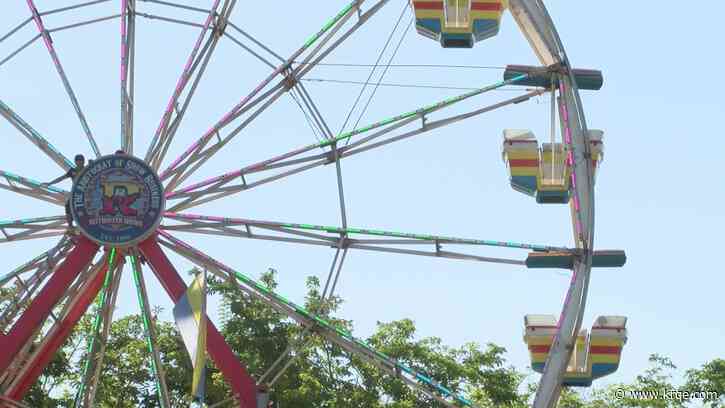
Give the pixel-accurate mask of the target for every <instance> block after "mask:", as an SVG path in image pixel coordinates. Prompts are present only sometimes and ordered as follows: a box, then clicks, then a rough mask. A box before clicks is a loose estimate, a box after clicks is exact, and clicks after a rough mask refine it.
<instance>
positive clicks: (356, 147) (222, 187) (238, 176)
mask: <svg viewBox="0 0 725 408" xmlns="http://www.w3.org/2000/svg"><path fill="white" fill-rule="evenodd" d="M523 78H525V76H521V77H519V78H517V79H515V80H511V81H513V82H515V81H517V80H520V79H523ZM508 83H510V82H509V81H503V82H500V83H498V84H495V85H492V86H489V87H485V88H480V89H477V90H475V91H473V92H469V93H466V94H463V95H459V96H457V97H454V98H449V99H446V100H443V101H441V102H438V103H436V104H432V105H428V106H425V107H422V108H419V109H416V110H414V111H411V112H406V113H403V114H400V115H396V116H394V117H391V118H388V119H385V120H382V121H378V122H375V123H373V124H370V125H368V126H364V127H362V128H359V129H355V130H353V131H350V132H346V133H343V134H341V135H339V136H337V137H336V138H334V139H332V140H324V141H322V142H319V143H315V144H311V145H307V146H304V147H301V148H298V149H295V150H292V151H290V152H287V153H284V154H282V155H279V156H275V157H273V158H271V159H267V160H263V161H261V162H257V163H254V164H251V165H248V166H246V167H244V168H242V169H239V170H237V171H232V172H228V173H225V174H223V175H221V176H217V177H213V178H211V179H208V180H204V181H201V182H199V183H195V184H192V185H190V186H187V187H184V188H181V189H178V190H176V191H173V192H170V193H167V194H166V198H167V200H182V201H181V202H179V203H177V204H174V205H170V206H169V211H172V212H176V211H181V210H185V209H188V208H192V207H194V206H197V205H201V204H204V203H207V202H210V201H214V200H217V199H220V198H223V197H226V196H229V195H232V194H235V193H237V192H240V191H245V190H249V189H252V188H255V187H257V186H260V185H262V184H266V183H269V182H272V181H276V180H280V179H282V178H285V177H288V176H291V175H293V174H297V173H301V172H304V171H307V170H310V169H312V168H315V167H319V166H322V165H326V164H329V163H332V162H333V161H339V160H340V159H341V158H345V157H349V156H352V155H355V154H358V153H362V152H364V151H367V150H371V149H373V148H377V147H381V146H384V145H386V144H389V143H393V142H396V141H400V140H403V139H407V138H410V137H413V136H417V135H420V134H423V133H427V132H430V131H432V130H434V129H438V128H440V127H444V126H447V125H450V124H453V123H456V122H460V121H462V120H465V119H469V118H472V117H475V116H478V115H481V114H483V113H486V112H490V111H493V110H495V109H499V108H502V107H505V106H508V105H513V104H517V103H521V102H524V101H527V100H529V99H530V98H532V97H534V96H537V95H541V94H543V93H545V92H548V90H545V89H540V90H535V91H532V92H529V93H526V94H524V95H521V96H518V97H514V98H510V99H507V100H505V101H502V102H499V103H496V104H493V105H490V106H486V107H483V108H480V109H476V110H473V111H470V112H468V113H464V114H459V115H454V116H450V117H448V118H444V119H440V120H437V121H433V122H426V123H423V124H421V126H420V127H419V128H417V129H414V130H411V131H408V132H405V133H403V134H401V135H398V136H394V137H390V138H389V139H387V140H383V141H379V142H376V143H370V142H372V141H373V140H374V139H377V138H381V137H383V136H385V135H387V134H389V133H391V132H393V131H395V130H398V129H400V128H402V127H403V126H406V125H408V124H410V123H413V122H415V121H416V120H417V119H418V118H420V117H422V116H423V115H426V114H429V113H432V112H435V111H437V110H440V109H443V108H445V107H447V106H450V105H453V104H455V103H457V102H460V101H462V100H465V99H468V98H470V97H472V96H476V95H479V94H481V93H484V92H486V91H491V90H494V89H497V88H499V87H501V86H504V85H506V84H508ZM372 130H377V131H376V132H373V133H372V134H370V135H368V136H366V137H363V138H361V139H359V140H357V141H356V142H354V143H351V144H349V145H347V146H342V147H341V146H339V143H340V142H342V141H345V140H349V139H351V138H353V137H356V136H359V135H362V134H365V133H367V132H370V131H372ZM363 145H365V146H363ZM330 146H332V148H333V150H332V151H331V152H326V153H314V151H317V150H319V149H321V148H327V147H330ZM305 154H307V155H306V156H305ZM297 156H303V157H302V158H298V159H292V158H294V157H297ZM295 166H296V167H295ZM284 167H292V168H291V169H290V170H286V171H281V172H278V173H277V174H275V175H271V176H268V177H266V178H262V179H260V180H258V181H254V182H248V181H247V180H246V179H243V177H244V176H245V175H251V174H254V173H262V172H265V171H270V170H277V171H280V169H282V168H284ZM240 181H241V182H242V183H241V184H240V183H239V182H240ZM234 182H236V184H237V185H231V186H229V185H228V184H231V183H234Z"/></svg>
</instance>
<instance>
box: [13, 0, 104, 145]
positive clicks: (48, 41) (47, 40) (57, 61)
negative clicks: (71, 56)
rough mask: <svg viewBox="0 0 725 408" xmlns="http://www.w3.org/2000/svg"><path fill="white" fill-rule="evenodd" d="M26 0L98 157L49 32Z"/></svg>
mask: <svg viewBox="0 0 725 408" xmlns="http://www.w3.org/2000/svg"><path fill="white" fill-rule="evenodd" d="M26 1H27V3H28V8H30V12H31V13H32V16H33V20H35V25H36V26H37V28H38V32H39V33H40V35H41V36H42V38H43V41H44V42H45V46H46V48H47V49H48V53H49V54H50V57H51V59H52V60H53V64H54V65H55V69H56V70H57V71H58V75H59V76H60V79H61V82H62V83H63V87H64V88H65V90H66V93H67V94H68V98H70V101H71V104H72V105H73V108H74V109H75V111H76V115H77V116H78V119H79V120H80V122H81V127H82V128H83V131H84V132H85V134H86V137H87V138H88V142H89V143H90V145H91V148H92V149H93V152H94V153H95V155H96V157H100V156H101V152H100V150H98V144H96V141H95V139H94V138H93V134H92V133H91V129H90V128H89V127H88V122H87V121H86V117H85V115H84V114H83V111H82V110H81V107H80V104H79V103H78V98H76V95H75V92H73V88H72V87H71V85H70V81H68V76H67V75H66V74H65V70H63V66H62V65H61V63H60V59H58V54H57V53H56V51H55V47H54V46H53V40H52V39H51V37H50V33H49V32H48V30H47V29H46V28H45V25H44V24H43V19H42V18H41V17H40V14H39V12H38V9H37V7H35V4H34V3H33V0H26Z"/></svg>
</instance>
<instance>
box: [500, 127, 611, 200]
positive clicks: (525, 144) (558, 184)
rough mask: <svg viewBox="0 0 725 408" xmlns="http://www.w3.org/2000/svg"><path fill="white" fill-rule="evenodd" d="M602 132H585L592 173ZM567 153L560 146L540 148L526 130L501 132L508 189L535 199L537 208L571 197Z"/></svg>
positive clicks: (600, 153)
mask: <svg viewBox="0 0 725 408" xmlns="http://www.w3.org/2000/svg"><path fill="white" fill-rule="evenodd" d="M602 135H603V132H602V131H601V130H590V131H589V144H590V151H591V160H592V162H591V164H592V171H593V172H596V168H597V166H598V165H599V163H600V162H601V160H602V158H603V148H604V147H603V143H602ZM568 154H569V149H568V147H567V146H566V145H564V144H562V143H543V144H542V146H541V148H539V144H538V142H537V141H536V138H535V137H534V135H533V133H532V132H531V131H529V130H522V129H507V130H504V141H503V158H504V161H505V162H506V164H507V166H508V169H509V177H510V182H511V187H512V188H513V189H514V190H516V191H519V192H522V193H524V194H527V195H530V196H532V197H536V202H538V203H540V204H566V203H568V202H569V198H570V197H571V193H570V190H571V168H570V166H569V165H568V164H567V156H568Z"/></svg>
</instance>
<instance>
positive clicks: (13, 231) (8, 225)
mask: <svg viewBox="0 0 725 408" xmlns="http://www.w3.org/2000/svg"><path fill="white" fill-rule="evenodd" d="M65 231H66V221H65V217H64V216H62V215H59V216H54V217H39V218H27V219H21V220H10V221H5V220H0V243H3V242H10V241H21V240H26V239H36V238H44V237H51V236H57V235H63V234H64V233H65Z"/></svg>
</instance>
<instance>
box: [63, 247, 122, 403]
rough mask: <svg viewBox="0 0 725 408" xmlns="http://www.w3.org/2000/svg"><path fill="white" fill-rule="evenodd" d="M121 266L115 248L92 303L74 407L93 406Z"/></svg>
mask: <svg viewBox="0 0 725 408" xmlns="http://www.w3.org/2000/svg"><path fill="white" fill-rule="evenodd" d="M124 263H125V260H124V258H123V256H121V255H120V254H119V253H118V251H117V250H116V249H115V248H114V249H112V250H111V252H110V253H109V255H108V258H107V262H106V265H108V266H107V267H106V273H105V274H104V275H105V276H104V277H103V287H102V288H101V292H100V295H99V297H98V299H97V300H96V316H95V318H94V320H93V323H92V326H91V331H90V333H88V337H87V345H88V346H87V348H86V356H85V364H84V365H83V369H82V371H81V383H80V386H79V387H78V390H77V391H76V396H75V402H74V407H90V406H93V401H94V399H95V391H96V385H97V381H98V375H99V372H100V369H101V368H102V366H103V356H104V352H105V347H106V340H107V338H108V330H109V329H110V324H111V320H112V318H113V309H114V306H115V302H116V295H117V290H118V282H119V281H120V278H121V274H122V272H123V265H124Z"/></svg>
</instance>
